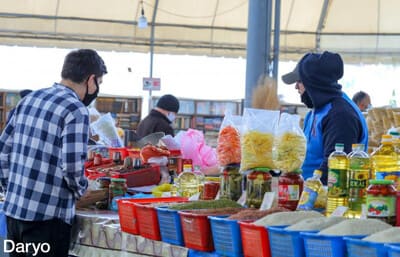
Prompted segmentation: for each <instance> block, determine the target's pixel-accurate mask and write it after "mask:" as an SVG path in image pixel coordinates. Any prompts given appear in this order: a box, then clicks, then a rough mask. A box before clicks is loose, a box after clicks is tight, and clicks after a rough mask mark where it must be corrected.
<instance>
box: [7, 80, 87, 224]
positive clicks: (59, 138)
mask: <svg viewBox="0 0 400 257" xmlns="http://www.w3.org/2000/svg"><path fill="white" fill-rule="evenodd" d="M88 135H89V114H88V110H87V108H86V107H85V106H84V105H83V103H82V102H81V101H80V99H79V97H78V95H77V94H76V93H75V92H74V91H73V90H71V89H70V88H68V87H65V86H63V85H61V84H57V83H56V84H54V85H53V86H52V87H50V88H45V89H41V90H38V91H34V92H33V93H31V94H30V95H28V96H26V97H25V98H23V99H22V100H21V101H20V103H19V104H18V105H17V107H16V109H15V113H14V114H13V115H12V116H11V117H10V120H9V122H8V124H7V125H6V127H5V129H4V130H3V133H2V134H1V136H0V180H1V185H2V186H3V189H6V191H7V193H6V197H5V202H4V206H3V210H4V212H5V214H6V215H7V216H10V217H13V218H15V219H19V220H28V221H41V220H49V219H53V218H58V219H61V220H63V221H65V222H67V223H69V224H71V222H72V219H73V217H74V215H75V199H77V198H79V197H80V196H82V194H83V193H84V192H85V190H86V188H87V184H88V183H87V180H86V178H85V177H84V175H83V164H84V161H85V159H86V152H87V143H88Z"/></svg>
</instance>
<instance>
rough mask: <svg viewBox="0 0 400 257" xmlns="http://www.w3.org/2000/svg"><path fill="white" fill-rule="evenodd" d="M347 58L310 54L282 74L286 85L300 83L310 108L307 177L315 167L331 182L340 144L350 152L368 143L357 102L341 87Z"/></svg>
mask: <svg viewBox="0 0 400 257" xmlns="http://www.w3.org/2000/svg"><path fill="white" fill-rule="evenodd" d="M342 76H343V60H342V58H341V57H340V55H339V54H337V53H331V52H327V51H326V52H323V53H322V54H319V53H308V54H306V55H305V56H303V58H302V59H301V60H300V62H299V63H298V64H297V66H296V68H295V69H294V70H293V71H292V72H290V73H288V74H285V75H283V76H282V80H283V82H285V83H286V84H294V83H296V86H295V87H296V89H297V90H298V92H299V94H300V95H301V101H302V102H303V103H304V104H305V105H306V106H307V107H308V108H310V109H312V110H311V111H310V112H308V113H307V115H306V117H305V119H304V134H305V136H306V138H307V152H306V157H305V160H304V163H303V166H302V169H303V176H304V178H305V179H306V178H308V177H311V176H312V174H313V172H314V170H316V169H319V170H321V171H322V172H323V176H322V178H321V180H322V183H324V184H325V185H326V184H327V177H328V157H329V155H330V153H332V152H333V151H334V150H335V144H336V143H343V144H344V151H345V152H346V153H349V152H350V151H351V145H352V144H356V143H361V144H364V145H365V147H366V148H367V146H368V128H367V124H366V122H365V119H364V117H363V115H362V114H361V112H360V110H359V109H358V107H357V106H356V105H355V104H354V102H353V101H352V100H351V99H350V98H349V97H348V96H347V95H346V94H345V93H344V92H343V91H342V90H341V89H342V86H341V85H340V84H339V83H338V80H339V79H340V78H342Z"/></svg>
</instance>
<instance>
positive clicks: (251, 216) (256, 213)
mask: <svg viewBox="0 0 400 257" xmlns="http://www.w3.org/2000/svg"><path fill="white" fill-rule="evenodd" d="M283 211H289V210H288V209H285V208H281V207H272V208H270V209H268V210H262V211H260V210H258V209H254V208H248V209H245V210H243V211H240V212H238V213H236V214H233V215H231V216H229V217H228V219H230V220H258V219H261V218H263V217H265V216H267V215H269V214H272V213H275V212H283Z"/></svg>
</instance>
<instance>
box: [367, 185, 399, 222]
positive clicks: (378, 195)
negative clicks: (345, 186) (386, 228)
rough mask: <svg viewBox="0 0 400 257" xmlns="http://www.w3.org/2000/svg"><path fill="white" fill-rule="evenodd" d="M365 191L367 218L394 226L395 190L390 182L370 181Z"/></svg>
mask: <svg viewBox="0 0 400 257" xmlns="http://www.w3.org/2000/svg"><path fill="white" fill-rule="evenodd" d="M369 183H370V185H369V186H368V189H367V217H368V218H375V219H380V220H382V221H385V222H386V223H388V224H390V225H393V226H394V225H395V224H396V189H395V187H394V182H393V181H392V180H384V179H377V180H370V181H369Z"/></svg>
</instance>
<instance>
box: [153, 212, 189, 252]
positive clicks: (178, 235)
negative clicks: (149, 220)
mask: <svg viewBox="0 0 400 257" xmlns="http://www.w3.org/2000/svg"><path fill="white" fill-rule="evenodd" d="M156 210H157V215H158V224H159V226H160V233H161V241H163V242H167V243H170V244H174V245H180V246H184V244H185V243H184V241H183V234H182V225H181V220H180V216H179V214H178V211H177V210H171V209H168V208H167V207H158V208H156Z"/></svg>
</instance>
